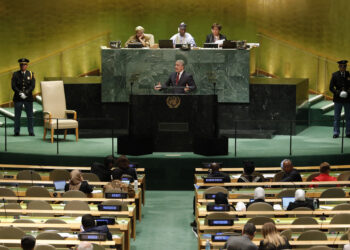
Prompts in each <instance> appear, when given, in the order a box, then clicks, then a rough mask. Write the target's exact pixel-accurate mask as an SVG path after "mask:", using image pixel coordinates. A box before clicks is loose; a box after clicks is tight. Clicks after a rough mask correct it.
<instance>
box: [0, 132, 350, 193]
mask: <svg viewBox="0 0 350 250" xmlns="http://www.w3.org/2000/svg"><path fill="white" fill-rule="evenodd" d="M25 130H26V129H25V128H23V129H22V134H23V136H20V137H14V136H8V137H7V141H8V143H7V152H5V150H4V141H5V140H4V129H3V128H0V162H1V163H9V164H42V165H62V166H65V165H70V166H75V165H76V166H88V165H90V164H91V163H92V162H94V161H103V157H105V156H106V155H110V154H112V153H113V150H112V139H111V138H99V139H85V138H84V139H80V140H79V141H78V142H75V137H74V136H73V135H68V138H67V140H66V141H64V140H63V136H62V135H61V136H60V139H59V144H58V146H59V154H57V143H54V144H51V143H50V140H49V138H48V137H47V140H45V141H43V139H42V135H43V131H42V128H41V127H35V134H36V136H35V137H30V136H27V132H26V131H25ZM12 133H13V132H12V130H8V134H9V135H11V134H12ZM289 139H290V138H289V136H285V135H277V136H274V137H273V138H272V139H237V148H236V153H237V155H236V156H235V140H234V139H230V140H229V155H226V156H216V157H207V156H201V155H196V154H193V153H189V152H185V153H183V152H176V153H153V154H151V155H143V156H130V159H131V160H132V161H135V162H138V163H139V166H140V167H143V168H145V169H146V175H147V189H149V190H191V189H192V188H193V174H194V168H195V167H198V166H200V164H201V162H208V161H220V162H223V164H224V166H226V167H242V161H243V160H247V159H249V160H253V161H254V162H255V164H256V166H262V167H263V166H279V165H280V162H281V160H282V159H285V158H291V159H292V160H293V163H294V164H295V165H296V166H309V165H319V164H320V163H321V162H323V161H327V162H329V163H330V164H331V165H332V164H333V165H334V164H349V160H350V139H348V138H345V139H344V153H341V143H342V141H341V139H340V138H338V139H333V138H332V127H326V126H310V127H309V128H307V129H305V130H304V131H302V132H301V133H299V134H298V135H295V136H293V137H292V155H291V156H290V155H289V143H290V141H289ZM170 143H171V142H170ZM116 152H117V139H115V140H114V154H115V155H117V153H116Z"/></svg>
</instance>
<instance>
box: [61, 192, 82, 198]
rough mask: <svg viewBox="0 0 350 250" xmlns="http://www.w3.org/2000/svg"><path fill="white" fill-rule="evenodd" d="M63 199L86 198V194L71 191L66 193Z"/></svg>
mask: <svg viewBox="0 0 350 250" xmlns="http://www.w3.org/2000/svg"><path fill="white" fill-rule="evenodd" d="M62 197H64V198H86V194H84V193H83V192H81V191H79V190H69V191H67V192H65V193H64V194H63V195H62Z"/></svg>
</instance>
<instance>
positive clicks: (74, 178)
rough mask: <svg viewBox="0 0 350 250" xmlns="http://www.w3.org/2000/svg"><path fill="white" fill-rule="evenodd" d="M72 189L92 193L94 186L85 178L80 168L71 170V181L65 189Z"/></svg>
mask: <svg viewBox="0 0 350 250" xmlns="http://www.w3.org/2000/svg"><path fill="white" fill-rule="evenodd" d="M70 190H79V191H81V192H83V193H86V194H91V192H92V190H93V188H92V186H90V185H89V184H88V183H87V181H85V180H84V178H83V176H82V175H81V172H80V171H79V170H78V169H74V170H72V172H70V180H69V183H67V184H66V186H65V187H64V191H66V192H67V191H70Z"/></svg>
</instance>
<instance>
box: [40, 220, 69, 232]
mask: <svg viewBox="0 0 350 250" xmlns="http://www.w3.org/2000/svg"><path fill="white" fill-rule="evenodd" d="M45 224H67V222H65V221H64V220H60V219H48V220H46V221H45ZM46 230H57V231H67V230H68V231H70V228H69V227H67V228H61V227H60V228H55V227H52V228H51V227H48V228H46Z"/></svg>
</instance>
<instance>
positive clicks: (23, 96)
mask: <svg viewBox="0 0 350 250" xmlns="http://www.w3.org/2000/svg"><path fill="white" fill-rule="evenodd" d="M19 96H20V97H21V98H22V99H26V98H27V96H26V95H25V94H24V93H23V92H20V93H19Z"/></svg>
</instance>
